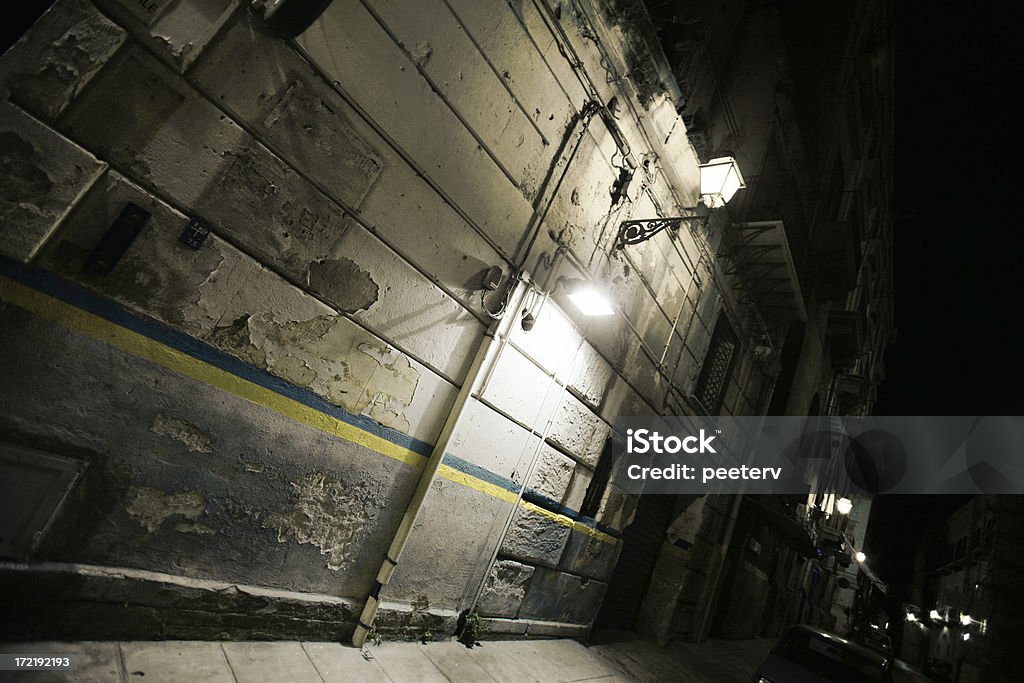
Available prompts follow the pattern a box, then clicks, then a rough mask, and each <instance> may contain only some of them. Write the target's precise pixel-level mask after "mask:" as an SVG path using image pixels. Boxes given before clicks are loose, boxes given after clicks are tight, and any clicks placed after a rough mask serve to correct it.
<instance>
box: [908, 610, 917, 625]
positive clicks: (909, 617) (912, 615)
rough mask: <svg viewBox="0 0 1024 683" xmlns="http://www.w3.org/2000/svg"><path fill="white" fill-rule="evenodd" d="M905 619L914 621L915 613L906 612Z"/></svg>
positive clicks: (915, 619)
mask: <svg viewBox="0 0 1024 683" xmlns="http://www.w3.org/2000/svg"><path fill="white" fill-rule="evenodd" d="M907 621H909V622H910V623H914V622H915V621H917V615H916V614H914V613H913V612H907Z"/></svg>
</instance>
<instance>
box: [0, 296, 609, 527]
mask: <svg viewBox="0 0 1024 683" xmlns="http://www.w3.org/2000/svg"><path fill="white" fill-rule="evenodd" d="M0 298H2V299H4V300H6V301H8V302H9V303H12V304H14V305H16V306H18V307H20V308H24V309H26V310H29V311H31V312H33V313H35V314H36V315H38V316H39V317H41V318H44V319H46V320H50V321H53V322H55V323H58V324H60V325H63V326H64V327H67V328H69V329H71V330H74V331H76V332H79V333H81V334H84V335H86V336H89V337H92V338H93V339H96V340H98V341H101V342H104V343H107V344H110V345H111V346H114V347H117V348H119V349H121V350H122V351H126V352H128V353H130V354H132V355H135V356H138V357H139V358H144V359H146V360H148V361H151V362H153V363H156V364H157V365H161V366H163V367H165V368H168V369H169V370H173V371H175V372H179V373H181V374H182V375H185V376H186V377H191V378H192V379H194V380H197V381H199V382H203V383H204V384H208V385H210V386H212V387H216V388H218V389H221V390H222V391H226V392H228V393H230V394H233V395H235V396H238V397H239V398H241V399H244V400H246V401H249V402H250V403H254V404H256V405H259V406H262V407H264V408H267V409H268V410H272V411H274V412H276V413H278V414H280V415H283V416H285V417H287V418H290V419H292V420H295V421H296V422H301V423H302V424H305V425H308V426H310V427H313V428H314V429H319V430H321V431H323V432H326V433H328V434H331V435H332V436H337V437H339V438H342V439H345V440H346V441H350V442H352V443H355V444H357V445H360V446H363V447H365V448H368V449H370V450H372V451H375V452H377V453H380V454H381V455H385V456H387V457H389V458H393V459H395V460H398V461H399V462H403V463H405V464H406V465H410V466H412V467H417V468H420V467H423V466H424V465H425V464H426V459H425V458H424V457H423V456H422V455H420V454H418V453H416V452H414V451H411V450H409V449H407V448H403V447H401V446H399V445H397V444H394V443H392V442H391V441H388V440H387V439H383V438H381V437H379V436H377V435H375V434H371V433H369V432H366V431H364V430H362V429H359V428H358V427H355V426H353V425H350V424H348V423H347V422H343V421H342V420H339V419H337V418H335V417H333V416H331V415H328V414H326V413H323V412H321V411H319V410H316V409H315V408H311V407H309V406H307V405H305V404H303V403H300V402H298V401H296V400H294V399H291V398H288V397H287V396H282V395H281V394H279V393H277V392H275V391H272V390H270V389H267V388H265V387H261V386H260V385H258V384H255V383H253V382H250V381H248V380H246V379H243V378H241V377H239V376H237V375H235V374H233V373H231V372H228V371H226V370H221V369H220V368H218V367H216V366H213V365H210V364H209V363H206V362H204V361H201V360H199V359H197V358H193V357H192V356H190V355H188V354H187V353H183V352H181V351H178V350H177V349H174V348H171V347H170V346H167V345H166V344H163V343H161V342H158V341H156V340H154V339H151V338H149V337H147V336H145V335H143V334H139V333H138V332H134V331H132V330H129V329H127V328H124V327H122V326H120V325H118V324H116V323H112V322H110V321H109V320H106V319H105V318H102V317H100V316H98V315H94V314H92V313H89V312H87V311H83V310H82V309H80V308H77V307H76V306H72V305H71V304H68V303H65V302H63V301H61V300H59V299H55V298H54V297H51V296H48V295H46V294H43V293H42V292H39V291H37V290H35V289H32V288H30V287H26V286H24V285H22V284H20V283H18V282H15V281H13V280H11V279H9V278H6V277H3V276H0ZM438 475H439V476H441V477H443V478H445V479H447V480H449V481H452V482H454V483H456V484H459V485H461V486H466V487H468V488H471V489H473V490H475V491H479V492H481V493H483V494H485V495H488V496H491V497H494V498H498V499H500V500H503V501H505V502H507V503H515V502H516V500H517V498H518V496H517V495H516V494H515V493H513V492H512V491H509V490H508V489H506V488H503V487H501V486H497V485H495V484H492V483H490V482H487V481H484V480H483V479H479V478H477V477H474V476H473V475H470V474H466V473H465V472H461V471H459V470H457V469H455V468H453V467H451V466H449V465H445V464H442V465H441V467H440V468H439V470H438ZM519 505H520V507H522V508H523V509H525V510H528V511H529V512H533V513H535V514H539V515H541V516H543V517H546V518H548V519H550V520H551V521H553V522H556V523H558V524H562V525H563V526H567V527H569V528H571V529H573V530H574V531H577V532H579V533H583V534H586V535H588V536H591V537H592V538H595V539H597V540H599V541H602V542H604V543H611V544H615V543H618V542H619V541H618V539H616V538H615V537H614V536H610V535H608V534H606V533H604V532H601V531H598V530H597V529H594V528H592V527H589V526H587V525H585V524H581V523H580V522H577V521H575V520H573V519H571V518H570V517H566V516H565V515H561V514H558V513H556V512H551V511H550V510H547V509H545V508H542V507H540V506H538V505H535V504H533V503H530V502H529V501H525V500H522V499H519Z"/></svg>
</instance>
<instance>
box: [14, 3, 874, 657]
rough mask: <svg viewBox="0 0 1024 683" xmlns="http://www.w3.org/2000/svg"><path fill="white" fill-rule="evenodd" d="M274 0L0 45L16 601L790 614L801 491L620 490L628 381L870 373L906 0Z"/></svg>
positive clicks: (801, 394)
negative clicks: (599, 300)
mask: <svg viewBox="0 0 1024 683" xmlns="http://www.w3.org/2000/svg"><path fill="white" fill-rule="evenodd" d="M266 4H267V3H251V4H250V3H241V2H238V1H237V0H218V1H217V2H199V1H198V0H170V1H164V2H152V3H135V2H129V1H128V0H123V1H122V0H96V1H95V2H90V1H89V0H58V1H57V2H55V3H53V5H52V7H51V9H50V10H49V11H48V12H47V13H46V14H44V15H43V16H42V17H41V18H40V19H39V21H38V22H37V23H36V24H35V25H34V26H33V27H32V28H31V29H30V30H29V32H28V33H27V34H26V35H25V36H24V37H23V38H22V39H21V40H20V41H19V42H18V43H17V44H15V45H14V46H13V47H12V48H11V49H10V50H9V51H8V52H7V53H5V54H4V56H3V57H2V59H0V84H2V90H3V94H4V101H3V102H2V103H0V112H2V113H0V134H2V135H3V136H4V139H5V143H4V146H3V152H2V153H3V155H4V165H3V177H4V180H3V187H4V196H3V198H2V201H3V206H2V215H3V227H2V231H0V253H2V259H0V267H2V272H0V318H2V324H0V347H2V349H3V356H4V358H5V360H6V364H5V367H4V369H3V373H4V377H3V380H2V387H3V388H2V392H0V408H2V409H0V436H2V438H0V441H2V449H0V453H2V457H3V460H2V463H3V467H4V470H5V473H4V480H3V481H4V487H5V488H4V496H5V500H7V501H11V502H10V504H9V505H8V506H7V507H5V508H4V515H3V524H4V527H3V528H4V534H3V535H4V543H5V545H4V547H3V548H2V554H3V556H4V557H5V558H6V559H5V560H3V561H2V564H0V572H2V574H3V581H2V584H3V586H4V589H3V591H4V593H5V595H4V604H5V607H4V610H5V613H6V614H5V619H4V620H3V622H4V624H5V637H8V638H32V637H47V638H62V637H90V638H121V637H126V634H131V636H132V637H134V638H203V637H211V638H224V637H230V638H264V637H268V638H284V637H288V638H294V637H303V638H309V637H320V638H346V639H347V638H350V637H353V635H354V637H355V638H356V640H357V641H361V640H362V639H363V638H365V637H366V635H367V631H369V629H371V628H373V629H376V630H377V631H378V632H381V633H385V634H396V635H402V636H414V637H446V636H448V635H450V634H451V633H452V632H454V631H455V630H456V629H457V628H458V627H459V623H460V621H461V622H462V623H463V624H464V623H466V622H467V615H479V616H480V617H481V618H482V622H481V623H482V626H483V627H484V628H486V629H488V630H489V631H491V632H498V633H502V634H513V635H542V636H551V635H557V636H569V637H580V638H582V637H585V636H586V635H587V634H588V633H589V631H590V629H591V628H592V626H593V625H594V623H595V621H596V622H598V623H601V624H603V625H607V626H614V627H620V628H634V627H637V628H641V629H642V630H645V631H647V632H648V633H650V634H651V635H654V636H656V637H657V638H659V639H662V640H665V639H668V638H671V637H676V636H681V637H687V638H691V639H701V638H703V637H706V635H707V634H708V633H709V632H711V630H712V628H713V627H714V628H718V629H719V630H720V631H721V632H723V633H728V632H729V630H728V627H727V626H725V625H722V624H727V623H728V622H729V617H728V616H727V615H729V614H731V613H732V612H730V610H733V609H734V606H733V605H732V603H731V602H730V599H729V598H726V597H724V596H733V597H734V598H735V597H736V596H737V595H738V593H737V591H736V590H734V588H733V587H737V586H744V585H748V584H749V585H750V586H751V590H752V591H755V592H756V593H757V594H758V595H761V594H762V593H763V594H765V595H768V596H769V597H767V598H765V600H764V601H763V602H764V610H765V615H766V616H765V617H764V619H765V621H764V623H765V626H764V628H762V629H761V632H767V631H770V630H772V629H774V628H776V627H778V625H779V624H780V623H782V622H783V621H786V620H787V619H788V618H789V617H788V616H784V617H783V618H782V619H781V621H779V620H778V619H776V620H775V621H772V620H770V619H768V616H767V615H768V614H769V612H771V613H774V612H775V610H776V607H771V605H782V604H784V603H785V604H789V603H788V598H789V597H792V594H795V592H798V591H799V587H800V585H801V582H803V581H806V580H807V578H806V577H807V575H808V570H807V567H809V566H810V565H809V564H808V562H807V561H804V562H798V561H797V559H796V558H797V556H798V554H799V553H798V552H797V550H794V549H793V548H792V547H791V546H793V545H794V543H789V544H788V545H787V544H786V543H783V542H782V540H784V539H785V538H790V540H791V541H792V538H791V526H790V525H793V524H795V525H797V526H801V525H802V522H801V521H800V520H799V519H796V518H795V515H796V511H797V508H796V507H795V506H790V507H785V506H784V509H782V510H777V511H775V513H776V514H778V515H779V516H780V517H786V516H787V515H788V516H789V518H788V520H787V521H788V522H789V525H787V524H784V523H782V522H779V523H777V524H775V525H770V527H771V528H769V529H767V530H759V529H758V528H755V526H754V525H752V524H749V523H748V522H750V519H751V518H750V515H757V514H759V512H758V508H751V507H750V506H752V505H758V503H757V502H756V501H753V502H750V501H745V499H744V497H743V496H713V497H702V498H696V499H692V498H686V497H678V498H677V497H668V496H634V495H627V494H625V493H624V492H623V491H622V490H621V489H620V488H619V487H617V486H616V482H615V480H614V478H612V479H611V480H609V471H610V466H611V463H610V458H611V455H610V453H611V449H610V447H609V443H610V438H611V436H612V422H613V420H614V418H615V417H617V416H621V415H679V414H682V415H717V414H726V415H753V416H756V415H765V414H792V415H823V416H831V415H843V414H865V413H866V412H868V411H869V410H870V407H871V403H872V400H873V387H874V386H875V385H876V384H877V382H878V381H879V380H880V378H881V368H882V358H881V353H882V350H883V349H884V347H885V345H886V344H887V343H888V341H889V340H890V338H891V331H892V322H891V321H892V317H891V316H892V309H891V293H892V290H891V279H890V278H891V275H890V274H891V258H890V254H891V218H890V216H889V213H888V204H889V197H890V194H891V187H890V183H891V177H890V175H889V173H888V165H889V164H890V163H891V126H892V120H891V93H890V89H891V44H890V45H889V46H888V48H887V43H886V40H887V38H886V36H887V34H886V30H887V25H888V22H889V19H888V16H887V15H886V13H885V12H886V7H887V5H886V4H885V3H871V2H864V3H851V4H850V5H849V7H848V8H846V5H845V4H844V8H845V9H844V10H843V11H842V12H840V13H839V14H838V15H837V16H834V17H831V16H830V17H823V18H821V21H822V22H825V19H828V20H829V21H831V22H832V23H822V26H825V25H827V26H829V27H830V30H831V32H832V33H834V34H835V35H831V34H830V35H829V40H828V41H825V44H826V46H827V47H829V50H825V53H827V56H829V57H830V59H815V60H811V61H810V63H804V62H800V63H795V62H794V60H793V59H792V58H790V57H789V56H788V55H789V53H787V49H788V50H790V51H792V52H793V54H802V52H801V51H802V50H804V49H810V48H808V47H807V46H805V45H802V44H800V43H799V42H796V43H794V42H793V41H794V38H793V36H796V35H800V32H799V31H797V30H796V28H797V26H796V24H794V22H795V21H796V19H795V17H793V16H791V15H789V14H786V12H784V11H781V10H780V9H779V8H778V7H776V6H775V5H774V4H773V3H763V2H741V3H734V4H733V3H729V4H727V5H726V6H725V7H727V8H728V11H727V12H723V13H722V16H721V17H719V16H718V14H717V13H715V14H714V16H712V15H711V14H707V13H705V14H700V16H701V17H703V18H702V19H701V20H699V21H690V20H687V21H686V22H684V23H683V24H682V27H683V30H682V35H681V36H676V38H678V40H674V42H672V41H671V40H669V39H668V38H667V36H668V35H669V34H668V33H667V27H669V23H670V22H667V20H665V19H664V18H663V17H660V16H659V15H658V14H657V12H648V11H647V10H646V8H644V7H643V6H642V5H639V4H627V3H622V2H611V1H608V2H600V1H593V2H591V1H582V0H581V1H577V2H559V3H552V2H549V1H548V0H537V1H535V2H527V3H480V2H472V1H463V0H443V1H438V2H432V3H427V4H424V3H416V4H415V5H412V4H403V3H393V2H385V1H379V0H334V1H333V2H321V3H301V4H302V5H303V6H304V8H305V10H295V7H296V6H297V5H299V4H300V3H297V2H285V3H282V4H281V5H280V7H277V8H276V9H275V8H274V7H270V8H268V7H266V6H265V5H266ZM289 5H291V6H292V7H291V8H289ZM781 5H782V4H780V7H781ZM680 8H681V9H683V10H686V11H691V10H689V9H686V8H685V7H684V6H683V4H680ZM293 10H294V11H293ZM307 10H308V11H310V13H309V15H308V16H306V15H305V14H303V12H304V11H307ZM313 10H315V11H313ZM321 10H322V12H321ZM697 10H699V12H698V14H699V13H700V12H705V10H706V8H704V7H698V8H697ZM694 11H696V10H694ZM317 12H320V13H319V14H318V13H317ZM687 16H688V17H689V18H690V19H693V16H696V15H693V16H691V15H687ZM721 22H725V23H724V24H721ZM797 23H798V22H797ZM699 26H704V27H705V28H707V29H708V31H707V33H706V35H705V37H704V38H701V37H700V36H699V35H698V36H696V37H694V36H692V35H690V33H691V32H692V30H695V27H699ZM760 26H768V29H767V30H762V29H761V28H759V27H760ZM836 36H846V37H847V39H846V42H843V41H839V40H836V39H835V38H836ZM702 40H703V42H701V41H702ZM680 45H681V46H682V48H680V50H681V51H680V50H677V49H676V48H677V47H678V46H680ZM811 47H814V46H811ZM819 48H821V46H817V47H816V48H815V49H819ZM887 49H889V50H890V52H886V50H887ZM687 50H689V52H688V51H687ZM831 52H835V53H836V54H831ZM886 60H888V61H886ZM805 61H806V60H805ZM819 71H820V73H819ZM720 156H733V157H735V158H736V159H737V161H738V162H739V165H740V168H741V169H742V170H743V172H744V174H745V176H746V180H747V188H746V189H745V190H741V191H740V193H739V194H738V195H737V196H736V199H735V200H734V201H733V202H732V203H730V204H729V205H728V206H727V207H725V208H721V209H718V210H716V211H714V212H712V213H711V215H710V217H709V218H708V219H707V220H701V221H698V220H692V221H691V220H688V221H686V222H684V223H682V225H679V226H678V227H677V228H676V229H669V230H665V231H663V232H661V233H659V234H657V235H655V236H654V237H653V238H652V239H649V240H647V241H644V242H642V243H639V244H631V245H628V246H627V247H625V248H620V247H619V245H618V235H619V225H620V223H621V222H622V221H624V220H638V219H652V218H659V217H672V216H679V215H689V214H691V213H692V210H693V207H696V206H697V204H698V198H699V194H700V193H699V188H698V180H699V171H698V167H699V165H700V164H702V163H705V162H707V161H709V160H710V159H712V158H715V157H720ZM578 281H584V282H590V283H594V284H596V285H598V286H600V287H602V288H604V289H605V291H606V292H607V294H608V295H609V296H610V298H611V300H612V314H611V315H608V316H603V317H587V316H584V315H583V314H582V313H580V312H579V311H578V310H577V309H576V308H575V307H573V305H572V304H571V303H570V301H569V299H568V296H567V295H568V294H569V291H570V288H571V287H572V286H573V283H574V282H578ZM735 447H736V448H741V447H742V444H735ZM806 476H807V483H808V495H809V496H810V500H812V501H815V505H816V506H818V509H823V508H821V506H822V505H825V503H824V502H823V501H824V498H823V497H822V498H821V500H818V499H816V498H815V495H816V493H817V492H818V491H822V492H824V491H826V490H827V489H828V487H829V486H831V485H832V484H833V483H834V482H829V481H825V480H824V479H822V477H825V476H826V475H824V474H822V473H821V472H818V471H817V470H809V471H808V472H807V474H806ZM823 495H824V494H823ZM803 509H804V510H805V511H806V510H809V509H810V507H809V506H806V505H805V507H804V508H803ZM807 514H808V515H809V514H810V513H809V512H808V513H807ZM758 534H762V536H763V538H762V540H761V541H757V543H759V544H760V547H761V548H765V549H772V552H773V553H775V550H774V549H775V548H776V547H778V548H779V551H778V553H776V554H773V555H771V559H764V557H767V556H764V557H762V556H761V555H760V554H758V553H755V555H757V556H758V558H759V559H757V560H756V561H751V559H750V557H748V556H741V555H742V553H741V549H747V550H743V552H748V551H749V549H750V548H751V547H752V546H751V544H750V542H749V541H750V539H752V538H755V537H756V538H761V536H758ZM787 534H789V536H787ZM780 539H782V540H780ZM762 541H763V542H762ZM800 541H801V542H802V539H800ZM797 547H799V543H797ZM783 548H785V550H783ZM798 565H799V566H798ZM776 568H777V569H776ZM755 570H756V571H755ZM757 572H761V574H763V575H764V579H763V580H761V576H760V575H759V574H757ZM750 577H754V579H751V578H750ZM793 577H796V578H793ZM755 579H756V580H755ZM769 585H771V586H776V587H777V586H779V585H783V586H787V587H788V588H785V590H788V591H790V593H789V594H785V593H779V592H778V591H777V590H776V592H775V593H772V592H771V591H769V590H768V588H767V587H768V586H769ZM772 590H775V589H772ZM602 606H603V607H602ZM792 614H793V615H794V618H795V612H794V613H792ZM722 615H726V616H724V617H723V616H722ZM723 619H724V620H725V621H724V622H723V621H722V620H723ZM716 624H718V625H717V626H716Z"/></svg>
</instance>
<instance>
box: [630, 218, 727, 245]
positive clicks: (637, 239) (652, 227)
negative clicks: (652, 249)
mask: <svg viewBox="0 0 1024 683" xmlns="http://www.w3.org/2000/svg"><path fill="white" fill-rule="evenodd" d="M706 217H707V216H704V215H700V214H698V215H695V216H671V217H669V218H646V219H641V220H635V221H622V222H621V223H619V234H618V236H617V237H616V239H615V248H616V249H622V248H623V247H625V246H626V245H628V244H640V243H641V242H646V241H647V240H649V239H651V238H652V237H654V236H655V235H657V234H658V233H659V232H662V231H663V230H666V229H667V230H671V231H673V232H675V231H677V230H679V226H680V225H681V224H682V223H683V221H687V222H689V221H701V220H704V219H705V218H706Z"/></svg>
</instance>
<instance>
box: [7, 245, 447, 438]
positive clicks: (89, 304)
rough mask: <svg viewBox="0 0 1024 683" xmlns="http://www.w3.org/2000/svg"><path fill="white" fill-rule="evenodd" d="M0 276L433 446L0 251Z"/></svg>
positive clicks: (350, 419)
mask: <svg viewBox="0 0 1024 683" xmlns="http://www.w3.org/2000/svg"><path fill="white" fill-rule="evenodd" d="M0 275H4V276H6V277H9V278H10V279H12V280H15V281H17V282H20V283H21V284H24V285H26V286H28V287H31V288H33V289H36V290H38V291H40V292H42V293H44V294H47V295H49V296H52V297H53V298H55V299H59V300H60V301H63V302H64V303H66V304H69V305H71V306H74V307H76V308H80V309H82V310H83V311H87V312H89V313H92V314H93V315H97V316H99V317H101V318H103V319H105V320H108V321H110V322H112V323H114V324H116V325H120V326H121V327H124V328H126V329H129V330H131V331H133V332H137V333H138V334H141V335H144V336H146V337H149V338H150V339H153V340H154V341H158V342H160V343H161V344H165V345H167V346H169V347H171V348H173V349H176V350H178V351H181V352H182V353H185V354H188V355H189V356H192V357H193V358H195V359H196V360H199V361H202V362H203V363H208V364H209V365H212V366H214V367H216V368H219V369H221V370H224V371H225V372H230V373H231V374H233V375H235V376H237V377H241V378H242V379H244V380H246V381H248V382H252V383H253V384H256V385H258V386H261V387H263V388H265V389H268V390H270V391H273V392H275V393H278V394H281V395H282V396H286V397H287V398H290V399H292V400H293V401H297V402H298V403H301V404H303V405H305V406H308V407H310V408H312V409H314V410H317V411H320V412H322V413H324V414H326V415H330V416H331V417H333V418H335V419H337V420H340V421H342V422H345V423H347V424H350V425H352V426H353V427H356V428H358V429H361V430H363V431H365V432H369V433H370V434H373V435H375V436H378V437H380V438H382V439H386V440H387V441H390V442H391V443H393V444H396V445H398V446H401V447H402V448H407V449H409V450H410V451H413V452H414V453H418V454H420V455H423V456H429V455H430V453H431V451H432V450H433V448H434V447H433V444H429V443H427V442H425V441H420V440H419V439H416V438H414V437H412V436H409V435H408V434H403V433H402V432H399V431H398V430H395V429H392V428H390V427H385V426H384V425H382V424H380V423H379V422H376V421H374V420H372V419H370V418H368V417H366V416H363V415H353V414H352V413H350V412H348V411H346V410H345V409H343V408H340V407H338V406H336V405H334V404H333V403H330V402H329V401H327V400H326V399H324V398H322V397H320V396H319V395H317V394H315V393H313V392H311V391H309V390H308V389H302V388H300V387H297V386H295V385H294V384H290V383H288V382H286V381H284V380H282V379H281V378H279V377H275V376H274V375H271V374H270V373H269V372H267V371H265V370H261V369H259V368H256V367H253V366H252V365H249V364H247V363H245V362H243V361H241V360H239V359H238V358H235V357H234V356H231V355H229V354H227V353H225V352H224V351H221V350H220V349H218V348H216V347H214V346H211V345H210V344H208V343H207V342H204V341H202V340H200V339H196V338H195V337H193V336H191V335H188V334H186V333H184V332H181V331H180V330H176V329H174V328H172V327H170V326H168V325H167V324H165V323H163V322H160V321H159V320H155V319H153V318H150V317H148V316H145V315H143V314H140V313H138V312H136V311H132V310H129V309H128V308H126V307H125V306H123V305H121V304H120V303H118V302H116V301H114V300H112V299H108V298H106V297H103V296H100V295H98V294H96V293H94V292H93V291H91V290H89V289H87V288H86V287H84V286H82V285H80V284H78V283H76V282H72V281H71V280H68V279H66V278H63V277H61V276H59V275H56V274H54V273H52V272H50V271H47V270H43V269H41V268H36V267H33V266H25V265H22V264H20V263H17V262H15V261H11V260H10V259H8V258H6V257H2V256H0Z"/></svg>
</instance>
